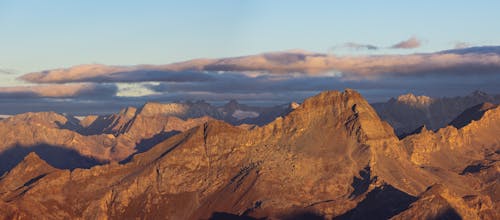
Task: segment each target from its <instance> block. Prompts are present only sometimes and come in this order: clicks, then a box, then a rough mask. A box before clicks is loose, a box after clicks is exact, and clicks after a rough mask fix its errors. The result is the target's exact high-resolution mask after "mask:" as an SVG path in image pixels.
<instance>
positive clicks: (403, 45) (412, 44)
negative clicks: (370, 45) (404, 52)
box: [390, 37, 422, 49]
mask: <svg viewBox="0 0 500 220" xmlns="http://www.w3.org/2000/svg"><path fill="white" fill-rule="evenodd" d="M421 44H422V42H421V41H420V40H419V39H417V38H416V37H411V38H410V39H408V40H404V41H401V42H399V43H397V44H394V45H392V46H391V47H390V48H392V49H414V48H417V47H420V45H421Z"/></svg>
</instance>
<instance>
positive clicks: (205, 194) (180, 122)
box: [0, 89, 500, 219]
mask: <svg viewBox="0 0 500 220" xmlns="http://www.w3.org/2000/svg"><path fill="white" fill-rule="evenodd" d="M478 97H484V99H480V98H478ZM497 98H498V97H491V96H487V95H485V94H483V93H479V92H478V93H474V94H473V95H471V96H467V97H465V98H464V97H462V98H458V97H457V98H443V99H433V98H429V97H423V96H420V97H419V96H415V95H411V94H410V95H404V96H400V97H399V98H397V99H392V100H390V101H388V102H387V103H379V104H374V105H373V106H372V105H370V104H369V103H368V102H367V101H366V100H365V99H364V98H363V97H362V96H361V95H360V94H359V93H358V92H356V91H354V90H349V89H348V90H345V91H344V92H338V91H325V92H321V93H319V94H318V95H315V96H313V97H310V98H307V99H306V100H304V102H302V103H301V104H300V105H299V104H296V103H292V104H290V105H284V106H279V107H274V108H266V109H264V108H256V107H250V106H245V105H241V104H238V103H237V102H235V101H232V102H230V103H228V104H227V105H225V106H222V107H212V106H211V105H208V104H207V103H204V102H196V103H173V104H160V103H147V104H145V105H144V106H142V107H140V108H133V107H130V108H126V109H123V110H122V111H120V112H119V113H117V114H112V115H106V116H86V117H84V118H81V119H77V118H74V117H70V116H64V115H61V114H57V113H54V112H39V113H25V114H20V115H15V116H12V117H9V118H6V119H3V120H1V121H0V138H1V139H2V140H3V143H2V145H1V146H0V163H1V164H0V165H1V168H2V169H1V171H2V172H0V173H4V174H3V176H2V177H0V217H1V218H4V219H32V218H45V219H75V218H77V219H78V218H80V219H124V218H131V217H135V218H141V219H266V218H267V219H332V218H333V219H368V218H369V219H389V218H392V219H499V218H500V213H499V212H498V210H499V209H498V205H499V201H500V195H499V194H498V192H499V186H498V179H499V177H500V175H499V164H498V160H499V154H500V136H498V131H500V123H499V122H500V108H499V107H498V106H497V105H496V104H494V103H498V99H497ZM486 101H488V102H491V103H482V102H486ZM478 102H479V103H478ZM379 115H380V116H379ZM443 115H445V116H443ZM386 121H387V122H386Z"/></svg>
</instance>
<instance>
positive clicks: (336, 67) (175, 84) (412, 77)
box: [0, 44, 500, 111]
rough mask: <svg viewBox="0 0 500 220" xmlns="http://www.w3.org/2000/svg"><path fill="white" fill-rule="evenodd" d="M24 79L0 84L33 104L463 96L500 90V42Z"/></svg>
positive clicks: (9, 96)
mask: <svg viewBox="0 0 500 220" xmlns="http://www.w3.org/2000/svg"><path fill="white" fill-rule="evenodd" d="M350 46H352V47H368V46H366V45H354V44H352V45H350ZM21 79H24V80H26V81H29V82H31V83H35V84H37V83H38V84H39V85H35V86H22V87H0V98H1V99H2V100H3V101H2V102H4V101H5V100H9V101H8V102H4V103H19V105H20V106H25V105H21V104H22V103H25V102H27V101H25V100H27V99H29V100H30V102H33V103H34V102H35V100H36V103H38V104H37V105H39V106H41V107H40V108H41V109H44V107H43V106H42V105H43V103H50V105H53V104H54V102H52V101H43V102H42V101H40V100H42V99H40V98H44V99H43V100H49V99H54V100H56V99H60V98H68V99H71V100H73V101H74V102H75V103H80V104H81V105H88V104H89V103H98V102H99V103H102V105H111V104H110V103H114V104H113V105H114V106H125V105H127V104H129V105H132V104H133V105H135V104H137V103H140V102H143V101H145V100H149V101H175V100H186V99H194V100H198V99H205V100H208V101H224V100H229V99H238V100H240V101H251V102H272V103H276V104H278V103H284V102H288V101H301V100H302V99H303V98H305V97H308V96H311V95H313V94H315V93H317V92H319V91H322V90H343V89H345V88H353V89H357V90H359V91H361V92H362V94H363V95H364V96H365V97H366V98H368V99H369V100H370V101H382V100H386V99H388V98H389V97H391V96H397V95H400V94H402V93H408V92H414V93H417V94H425V95H430V96H455V95H464V94H466V93H469V92H471V91H474V90H478V89H479V90H483V91H487V92H491V93H500V85H499V84H498V82H500V47H491V46H490V47H473V48H462V49H454V50H447V51H440V52H436V53H422V54H409V55H370V56H336V55H328V54H320V53H310V52H305V51H286V52H275V53H264V54H258V55H251V56H242V57H232V58H223V59H198V60H191V61H186V62H181V63H173V64H168V65H139V66H106V65H80V66H75V67H71V68H66V69H56V70H47V71H42V72H36V73H30V74H26V75H23V76H22V77H21ZM0 101H1V100H0ZM82 103H83V104H82ZM13 105H14V104H13ZM95 106H99V105H97V104H96V105H95ZM96 108H100V107H96ZM73 109H78V108H76V107H75V108H73ZM73 111H74V110H73Z"/></svg>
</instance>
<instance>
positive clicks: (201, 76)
mask: <svg viewBox="0 0 500 220" xmlns="http://www.w3.org/2000/svg"><path fill="white" fill-rule="evenodd" d="M499 70H500V47H474V48H464V49H456V50H448V51H441V52H436V53H422V54H408V55H369V56H336V55H326V54H319V53H306V52H276V53H265V54H258V55H252V56H243V57H234V58H223V59H211V60H208V59H207V60H203V62H200V61H199V60H195V61H187V62H183V63H176V64H169V65H158V66H130V67H109V66H104V65H101V66H95V65H94V66H90V67H87V66H77V67H72V68H67V69H57V70H48V71H43V72H37V73H30V74H26V75H24V76H22V77H21V78H22V79H24V80H26V81H29V82H33V83H67V82H93V83H114V82H152V81H155V82H178V83H181V82H207V81H213V80H214V77H216V76H217V75H214V74H209V73H217V74H225V73H227V72H239V73H243V74H247V75H255V76H257V75H282V76H283V75H296V74H302V75H309V76H329V75H331V74H332V73H334V75H336V76H339V77H342V78H345V79H377V78H383V77H393V76H411V75H443V74H447V75H453V74H460V75H463V74H474V75H478V74H497V73H499Z"/></svg>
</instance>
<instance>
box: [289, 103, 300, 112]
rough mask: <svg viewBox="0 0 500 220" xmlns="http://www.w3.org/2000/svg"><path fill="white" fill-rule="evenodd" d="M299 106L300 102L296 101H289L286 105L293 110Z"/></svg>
mask: <svg viewBox="0 0 500 220" xmlns="http://www.w3.org/2000/svg"><path fill="white" fill-rule="evenodd" d="M299 106H300V104H299V103H297V102H290V104H289V105H288V108H290V109H291V110H295V109H296V108H298V107H299Z"/></svg>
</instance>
